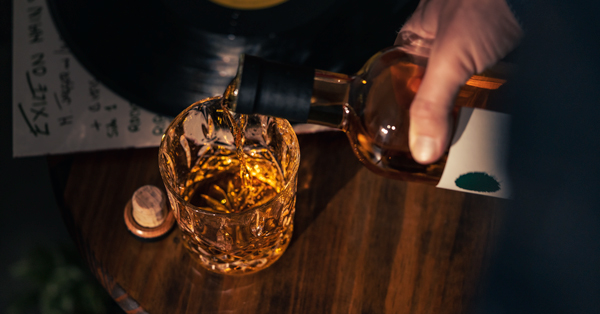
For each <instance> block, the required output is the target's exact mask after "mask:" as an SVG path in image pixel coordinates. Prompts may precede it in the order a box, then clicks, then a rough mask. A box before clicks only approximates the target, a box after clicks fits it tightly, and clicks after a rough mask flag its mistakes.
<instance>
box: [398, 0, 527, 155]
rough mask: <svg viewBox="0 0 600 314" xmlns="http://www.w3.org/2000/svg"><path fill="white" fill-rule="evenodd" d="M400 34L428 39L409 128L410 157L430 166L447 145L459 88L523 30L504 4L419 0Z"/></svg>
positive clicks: (502, 53) (495, 0)
mask: <svg viewBox="0 0 600 314" xmlns="http://www.w3.org/2000/svg"><path fill="white" fill-rule="evenodd" d="M404 30H407V31H411V32H413V33H415V34H417V35H419V36H421V37H424V38H429V39H433V46H432V47H431V54H430V56H429V61H428V64H427V68H426V70H425V74H424V77H423V80H422V82H421V86H420V88H419V90H418V91H417V93H416V95H415V99H414V100H413V103H412V105H411V108H410V129H409V145H410V150H411V153H412V155H413V158H414V159H415V160H416V161H417V162H419V163H422V164H429V163H432V162H435V161H436V160H438V159H439V158H440V157H441V156H442V155H443V154H444V152H445V150H446V148H447V146H448V142H449V141H450V133H451V127H452V125H451V122H450V112H451V110H452V107H453V105H454V100H455V98H456V95H457V93H458V91H459V89H460V87H461V86H463V85H464V84H465V83H466V81H467V80H468V79H469V78H470V77H471V76H472V75H473V74H475V73H479V72H482V71H483V70H485V69H486V68H487V67H489V66H491V65H493V64H494V63H496V62H497V61H499V60H500V59H501V58H503V57H504V56H505V55H506V54H507V53H509V52H510V51H511V50H512V49H514V48H515V46H516V45H517V43H518V41H519V39H520V37H521V36H522V30H521V27H520V26H519V24H518V22H517V20H516V18H515V17H514V15H513V13H512V12H511V11H510V8H509V7H508V5H507V4H506V2H505V0H421V2H420V3H419V6H418V7H417V9H416V10H415V12H414V13H413V15H412V16H411V18H410V19H409V20H408V21H407V22H406V24H405V25H404V26H403V27H402V31H404ZM400 40H401V38H397V39H396V44H398V43H399V42H400Z"/></svg>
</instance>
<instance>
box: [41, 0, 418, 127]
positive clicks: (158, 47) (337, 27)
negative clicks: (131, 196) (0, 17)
mask: <svg viewBox="0 0 600 314" xmlns="http://www.w3.org/2000/svg"><path fill="white" fill-rule="evenodd" d="M371 2H373V1H371ZM400 2H401V1H400ZM416 2H417V1H415V0H411V1H410V2H408V5H404V3H401V4H398V3H397V2H396V1H391V0H389V1H381V2H380V3H378V4H377V5H374V4H372V3H370V4H368V5H367V1H362V0H354V1H351V0H211V1H208V0H88V1H80V0H48V4H49V8H50V11H51V14H52V16H53V19H54V21H55V24H56V26H57V28H58V30H59V32H60V34H61V36H62V38H63V40H65V42H66V43H67V44H68V46H69V48H70V49H71V51H72V53H73V54H74V56H75V57H76V58H77V59H78V60H79V61H80V63H81V64H82V65H83V66H84V67H85V68H86V69H87V70H88V71H89V72H90V73H91V74H92V75H94V76H95V77H96V78H97V79H98V80H100V81H101V82H102V83H103V84H104V85H106V86H107V87H109V88H110V89H112V90H113V91H114V92H115V93H117V94H119V95H120V96H122V97H124V98H125V99H127V100H129V101H131V102H133V103H135V104H137V105H139V106H141V107H144V108H146V109H149V110H151V111H154V112H156V113H161V114H165V115H170V116H175V115H177V114H178V113H179V112H180V111H182V110H183V109H185V108H186V107H187V106H188V105H189V104H191V103H193V102H195V101H197V100H199V99H202V98H206V97H211V96H215V95H219V94H222V93H223V91H224V89H225V87H226V86H227V84H228V83H229V81H230V80H231V79H232V78H233V76H234V75H235V72H236V69H237V63H238V58H239V55H240V54H241V53H249V54H253V55H257V56H261V57H264V58H268V59H272V60H276V61H281V62H287V63H295V64H304V65H308V66H312V67H316V68H321V69H325V70H331V71H338V72H346V73H348V72H354V71H356V70H358V68H359V67H360V65H362V63H363V62H364V61H365V60H366V59H367V58H368V57H369V56H370V55H371V54H373V53H374V52H376V51H377V50H379V49H381V48H383V47H386V46H389V45H391V44H392V43H393V41H394V38H395V35H396V34H395V32H396V31H397V29H398V28H399V26H400V25H402V23H403V22H404V19H405V18H406V16H407V15H408V14H410V12H411V11H412V10H413V9H414V6H415V5H416Z"/></svg>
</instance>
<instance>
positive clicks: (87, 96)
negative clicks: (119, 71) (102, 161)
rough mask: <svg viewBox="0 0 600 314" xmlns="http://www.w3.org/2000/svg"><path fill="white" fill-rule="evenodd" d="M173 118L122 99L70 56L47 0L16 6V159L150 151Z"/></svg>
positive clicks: (20, 1)
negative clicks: (121, 150)
mask: <svg viewBox="0 0 600 314" xmlns="http://www.w3.org/2000/svg"><path fill="white" fill-rule="evenodd" d="M170 120H171V118H169V117H165V116H161V115H157V114H154V113H152V112H149V111H147V110H144V109H142V108H139V107H138V106H136V105H135V104H132V103H130V102H128V101H127V100H125V99H123V98H121V97H119V96H117V95H116V94H115V93H113V92H112V91H111V90H109V89H108V88H106V87H105V86H104V85H102V84H101V83H100V82H98V81H97V80H96V79H95V78H94V77H93V76H92V75H90V74H89V73H88V72H87V71H86V70H85V69H84V68H83V67H82V66H81V65H80V64H79V63H78V62H77V60H76V59H75V58H74V57H73V55H72V54H71V53H70V52H69V48H68V47H67V46H66V45H65V44H64V42H63V41H62V40H61V38H60V36H59V34H58V31H57V30H56V27H55V26H54V24H53V22H52V19H51V16H50V12H49V11H48V7H47V5H46V2H45V1H44V0H14V1H13V156H14V157H22V156H34V155H45V154H61V153H69V152H79V151H92V150H101V149H113V148H127V147H148V146H157V145H158V144H159V143H160V139H161V136H162V134H163V133H164V130H165V128H166V127H167V126H168V125H169V123H170Z"/></svg>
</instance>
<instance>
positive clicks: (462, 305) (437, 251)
mask: <svg viewBox="0 0 600 314" xmlns="http://www.w3.org/2000/svg"><path fill="white" fill-rule="evenodd" d="M299 140H300V147H301V153H302V158H301V164H300V171H299V178H298V195H297V203H296V217H295V220H294V234H293V240H292V242H291V244H290V246H289V248H288V249H287V251H286V252H285V254H284V255H283V257H282V258H281V259H280V260H279V261H277V262H276V263H275V264H273V266H271V267H270V268H268V269H266V270H263V271H261V272H258V273H256V274H252V275H247V276H241V277H231V276H222V275H217V274H213V273H210V272H208V271H206V270H204V269H202V268H201V267H200V266H198V265H195V264H194V263H193V261H192V259H191V258H190V257H189V256H188V254H187V252H186V251H185V249H184V247H183V243H182V240H181V233H180V232H179V230H178V229H177V228H175V230H174V231H173V232H171V233H170V234H169V235H168V236H167V237H165V238H163V239H161V240H159V241H155V242H142V241H140V240H139V239H137V238H135V237H134V236H132V235H131V234H130V233H129V232H128V231H127V228H126V226H125V223H124V222H123V208H124V206H125V204H126V203H127V202H128V200H129V198H130V197H131V196H132V194H133V192H134V191H135V190H136V189H137V188H139V187H140V186H142V185H146V184H153V185H156V186H158V187H160V188H161V189H164V186H163V185H162V182H161V179H160V175H159V172H158V166H157V159H158V158H157V154H158V152H157V151H158V150H157V149H155V148H151V149H135V150H121V151H107V152H95V153H84V154H77V155H72V156H61V157H51V158H49V164H50V168H51V172H52V178H53V180H54V186H55V188H56V192H57V201H58V203H59V205H60V207H61V208H62V214H63V218H64V220H65V223H66V225H67V226H68V229H69V231H70V232H71V235H72V236H73V238H74V239H75V241H76V243H77V245H78V247H79V250H80V252H81V254H82V255H83V256H84V257H85V259H86V261H87V263H88V265H89V267H90V269H92V271H93V272H94V274H95V275H96V276H97V278H98V280H99V281H100V282H101V283H102V285H103V286H104V287H105V288H106V289H107V291H108V292H109V293H110V294H111V296H112V297H113V298H114V299H115V300H116V301H117V302H118V303H119V305H120V306H121V307H122V308H123V309H124V310H125V311H127V312H128V313H153V314H159V313H228V314H229V313H436V314H438V313H465V312H467V311H468V310H469V308H470V307H471V306H472V304H473V301H474V299H475V297H476V296H477V294H478V291H479V290H480V286H481V284H480V283H481V278H482V274H483V273H484V270H485V268H486V265H487V264H488V261H489V258H490V253H491V249H492V247H493V243H494V239H495V235H496V233H497V231H498V230H497V229H498V225H499V221H500V219H501V216H502V215H501V214H502V208H501V207H502V205H503V204H502V202H501V201H500V200H498V199H494V198H490V197H485V196H478V195H466V194H463V193H460V192H454V191H447V190H442V189H436V188H435V187H433V186H428V185H423V184H417V183H407V182H401V181H395V180H391V179H386V178H383V177H380V176H377V175H375V174H372V173H370V172H369V171H368V170H367V169H366V168H364V167H362V166H361V164H360V163H359V162H358V161H357V159H356V158H355V157H354V155H353V154H352V151H351V149H350V146H349V144H348V142H347V140H346V137H345V135H344V134H343V133H337V132H332V133H321V134H312V135H301V136H299Z"/></svg>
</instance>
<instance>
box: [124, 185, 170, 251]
mask: <svg viewBox="0 0 600 314" xmlns="http://www.w3.org/2000/svg"><path fill="white" fill-rule="evenodd" d="M124 218H125V224H126V225H127V229H129V231H130V232H131V233H133V235H135V236H137V237H138V238H141V239H146V240H150V239H159V238H162V237H163V236H165V235H166V234H167V233H169V231H170V230H171V229H172V227H173V225H174V224H175V219H174V217H173V212H172V211H171V210H169V209H168V207H167V198H166V196H165V193H164V192H163V191H162V190H160V189H159V188H157V187H156V186H153V185H145V186H142V187H140V188H139V189H137V190H136V191H135V192H134V193H133V196H132V197H131V199H130V200H129V201H128V202H127V205H126V206H125V212H124Z"/></svg>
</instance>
